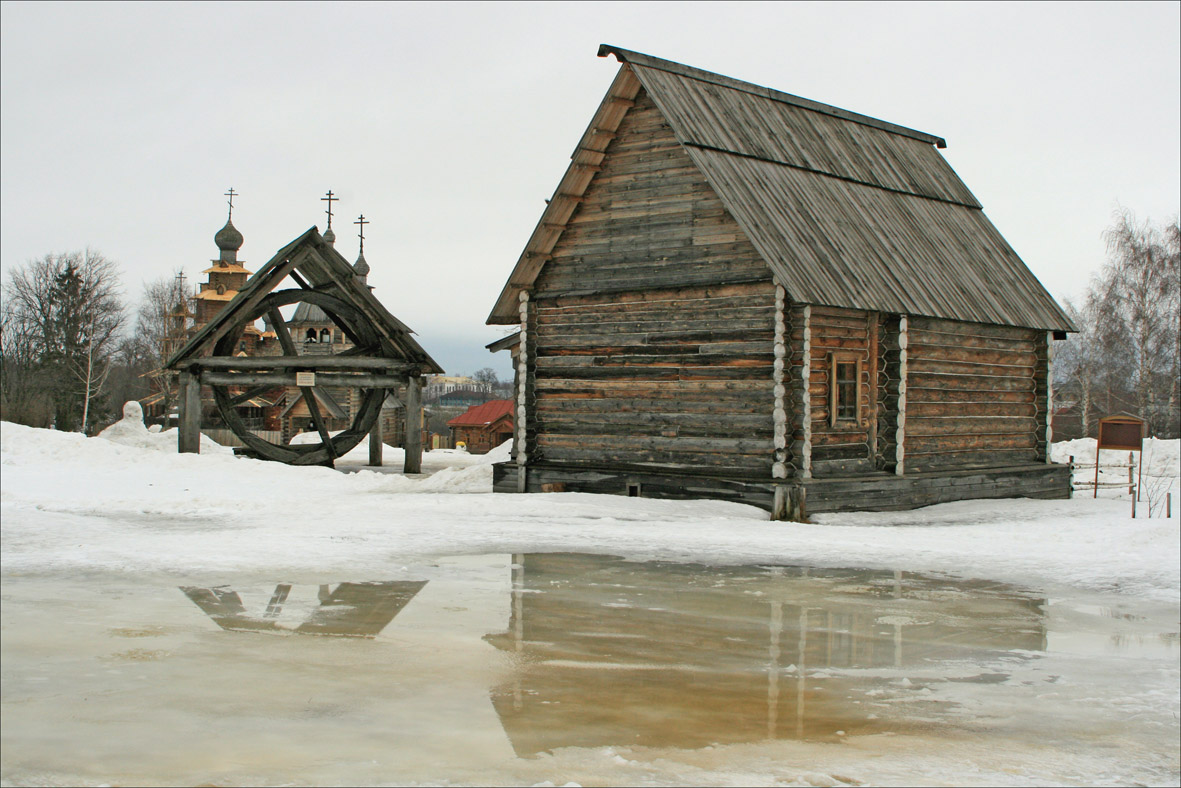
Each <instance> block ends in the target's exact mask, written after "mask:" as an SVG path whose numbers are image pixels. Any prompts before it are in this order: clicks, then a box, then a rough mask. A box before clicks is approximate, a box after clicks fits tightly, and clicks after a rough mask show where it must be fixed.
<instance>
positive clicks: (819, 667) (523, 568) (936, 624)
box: [486, 554, 1046, 755]
mask: <svg viewBox="0 0 1181 788" xmlns="http://www.w3.org/2000/svg"><path fill="white" fill-rule="evenodd" d="M513 565H514V569H513V591H512V613H511V618H510V621H509V623H508V628H507V630H506V631H505V632H504V633H503V634H496V635H490V636H488V637H487V638H486V639H487V640H488V641H489V642H491V643H492V644H493V645H495V646H496V647H497V648H499V649H502V650H504V651H507V652H510V653H514V654H516V655H517V656H518V659H517V661H516V664H517V665H518V666H520V668H519V670H520V674H519V676H518V677H517V678H516V679H515V680H514V681H513V682H511V683H508V684H505V685H502V686H500V687H498V688H497V689H496V690H495V691H494V692H493V704H494V706H495V707H496V711H497V713H498V714H499V715H500V717H501V721H502V723H503V724H504V727H505V730H506V731H507V732H508V734H509V737H510V739H511V740H512V743H513V747H514V748H515V749H516V751H517V753H518V754H519V755H532V754H535V753H538V752H542V751H546V750H552V749H554V748H557V747H566V746H579V747H597V746H619V745H629V746H647V747H664V746H675V747H680V748H693V747H703V746H707V745H710V744H715V743H718V744H735V743H741V742H757V741H762V740H765V739H769V738H770V739H774V738H821V739H824V738H829V739H831V738H833V735H834V733H835V731H837V730H844V731H845V732H846V733H848V734H849V735H855V734H857V733H874V732H880V731H882V730H884V729H890V728H888V727H887V728H883V721H882V720H879V719H877V718H876V717H871V716H869V713H870V712H871V711H872V708H871V707H870V706H869V705H868V704H865V703H862V704H850V701H849V698H850V697H851V698H854V699H860V700H862V701H867V700H871V699H872V696H871V695H869V694H868V693H871V692H878V693H880V692H881V691H882V688H884V687H889V686H890V685H889V682H890V681H892V680H895V679H894V678H893V674H891V673H890V672H888V671H883V670H882V669H891V668H905V669H909V671H910V672H915V675H917V673H918V672H925V671H938V669H939V668H938V664H939V663H940V662H943V661H947V662H950V663H960V662H961V661H963V660H979V659H981V658H983V657H992V656H996V655H998V654H1002V653H1011V652H1012V650H1017V649H1019V650H1027V651H1038V650H1044V649H1045V647H1046V634H1045V624H1044V618H1043V613H1042V610H1041V604H1042V603H1043V602H1044V600H1041V599H1038V598H1034V597H1031V596H1027V595H1025V594H1022V593H1020V592H1019V591H1017V590H1016V589H1009V588H1006V587H1004V586H999V585H997V584H994V583H987V582H980V581H963V582H958V583H956V584H955V585H954V586H953V585H951V584H950V583H949V581H947V580H946V579H932V578H925V577H922V576H918V575H913V574H910V573H906V574H903V573H901V572H885V571H869V570H829V569H800V568H796V567H705V566H699V565H692V564H673V563H659V562H651V563H635V562H629V561H624V560H622V559H619V558H613V557H609V556H589V555H575V554H565V555H564V554H537V555H519V556H514V559H513ZM824 669H838V672H836V673H834V674H832V675H824V674H822V675H819V676H817V675H816V673H817V671H824ZM891 724H892V725H893V724H894V723H891Z"/></svg>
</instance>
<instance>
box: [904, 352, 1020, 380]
mask: <svg viewBox="0 0 1181 788" xmlns="http://www.w3.org/2000/svg"><path fill="white" fill-rule="evenodd" d="M907 369H908V374H909V373H914V374H921V373H924V372H933V373H936V374H940V375H986V376H990V377H998V378H1028V379H1030V380H1032V379H1033V375H1034V367H1033V366H1031V365H1020V366H1017V365H1013V366H1009V365H1004V364H984V363H976V362H971V361H948V360H946V359H933V358H923V357H921V356H920V357H918V358H912V359H910V360H909V361H908V364H907Z"/></svg>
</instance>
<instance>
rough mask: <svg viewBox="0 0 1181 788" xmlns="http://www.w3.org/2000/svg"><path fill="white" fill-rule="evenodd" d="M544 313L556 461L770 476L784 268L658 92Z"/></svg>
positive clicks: (534, 364)
mask: <svg viewBox="0 0 1181 788" xmlns="http://www.w3.org/2000/svg"><path fill="white" fill-rule="evenodd" d="M530 312H531V315H532V316H533V317H534V318H535V320H536V323H535V324H534V323H532V319H531V326H533V325H535V328H534V330H533V331H532V332H531V334H532V336H531V338H530V341H529V345H530V353H531V355H532V357H533V359H532V360H531V367H530V377H531V383H532V386H533V393H534V395H535V398H534V399H533V400H531V402H530V406H531V408H532V412H533V414H534V415H533V416H532V417H531V418H532V421H533V424H531V425H529V427H528V428H527V434H528V436H529V438H528V441H529V443H530V445H531V448H532V447H533V446H535V447H536V450H537V451H539V452H540V460H542V461H552V462H567V463H592V464H593V463H603V462H609V463H613V464H661V465H672V466H686V467H688V468H692V469H694V470H701V471H706V472H708V471H726V472H728V473H731V474H735V473H736V474H741V475H745V476H753V477H757V478H760V479H769V478H770V475H771V461H772V456H771V449H772V426H773V424H772V407H771V406H772V403H773V399H774V394H773V382H772V364H773V362H774V348H773V340H774V326H773V320H774V314H775V293H774V286H773V284H772V282H771V274H770V271H769V270H768V269H767V266H766V265H765V264H764V263H763V262H762V260H761V259H760V257H759V255H758V253H757V252H756V251H755V249H754V247H753V246H751V244H750V243H749V242H748V241H746V240H745V238H744V236H743V234H742V232H741V231H740V230H739V228H738V226H737V224H736V223H735V222H734V221H733V220H732V219H731V218H730V217H729V215H728V214H727V213H726V211H725V209H724V208H723V206H722V204H721V202H720V200H718V198H717V197H716V196H715V195H714V194H713V192H712V190H711V189H710V188H709V186H708V184H707V183H706V181H705V179H704V177H703V176H702V175H701V174H700V172H699V171H698V170H697V169H696V168H695V167H694V166H693V164H692V162H691V161H690V160H689V158H688V156H687V154H685V153H684V151H683V150H682V149H681V147H680V145H679V144H678V143H677V141H676V139H675V138H674V137H673V134H672V131H671V129H669V127H668V126H667V124H665V123H664V122H663V121H662V119H661V117H660V114H659V112H658V111H657V110H656V107H655V106H654V105H653V104H652V102H651V100H650V99H649V98H648V97H647V96H646V94H644V93H643V92H641V93H640V94H639V95H638V96H637V97H636V100H635V105H634V106H633V107H632V109H630V110H629V112H628V114H627V115H626V116H625V118H624V120H623V122H622V124H621V125H620V128H619V130H618V132H617V135H616V138H615V139H614V140H613V141H612V142H611V144H610V145H609V147H608V149H607V156H606V158H605V160H604V161H603V164H602V170H601V171H600V172H599V173H597V174H596V176H595V178H594V180H593V181H592V182H591V185H590V187H589V188H588V190H587V192H586V194H585V195H584V198H583V200H582V202H581V203H580V205H579V207H578V209H577V210H576V211H575V212H574V214H573V216H572V217H571V219H570V222H569V223H568V225H567V228H566V229H565V231H564V232H563V234H562V236H561V238H560V239H559V241H558V243H557V245H556V246H555V247H554V249H553V251H552V253H551V259H550V260H549V262H547V263H546V265H545V267H544V268H543V269H542V271H541V274H540V275H539V277H538V279H537V281H536V283H535V289H534V291H533V293H532V300H531V302H530ZM531 456H533V455H532V452H531Z"/></svg>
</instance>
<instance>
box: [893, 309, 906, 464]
mask: <svg viewBox="0 0 1181 788" xmlns="http://www.w3.org/2000/svg"><path fill="white" fill-rule="evenodd" d="M906 328H907V319H906V315H902V316H901V317H900V318H899V319H898V430H897V432H896V433H895V438H894V442H895V449H894V460H895V466H894V473H895V474H897V475H898V476H903V475H905V473H906V346H907V345H908V344H909V340H908V339H907V336H906Z"/></svg>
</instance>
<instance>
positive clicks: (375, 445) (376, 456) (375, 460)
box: [369, 414, 384, 468]
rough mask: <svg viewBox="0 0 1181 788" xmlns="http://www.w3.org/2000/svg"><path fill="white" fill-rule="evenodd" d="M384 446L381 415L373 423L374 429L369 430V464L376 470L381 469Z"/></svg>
mask: <svg viewBox="0 0 1181 788" xmlns="http://www.w3.org/2000/svg"><path fill="white" fill-rule="evenodd" d="M383 446H384V444H383V443H382V442H381V415H380V414H378V416H377V421H375V422H374V423H373V429H371V430H369V464H370V465H371V466H373V467H374V468H380V467H381V459H382V458H381V454H382V448H383Z"/></svg>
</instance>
